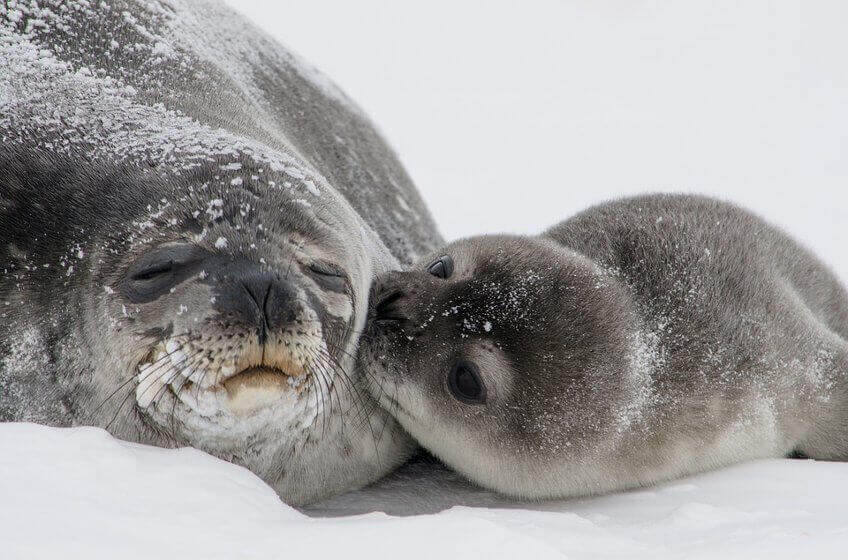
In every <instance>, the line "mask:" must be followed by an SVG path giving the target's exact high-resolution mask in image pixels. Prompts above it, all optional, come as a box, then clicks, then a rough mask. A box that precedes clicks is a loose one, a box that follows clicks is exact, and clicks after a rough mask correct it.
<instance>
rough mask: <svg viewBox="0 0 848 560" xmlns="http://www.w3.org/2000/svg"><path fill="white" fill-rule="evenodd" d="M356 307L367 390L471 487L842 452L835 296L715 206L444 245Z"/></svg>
mask: <svg viewBox="0 0 848 560" xmlns="http://www.w3.org/2000/svg"><path fill="white" fill-rule="evenodd" d="M445 257H447V258H445ZM434 258H436V260H435V261H434V260H433V259H434ZM428 265H429V266H428ZM373 299H374V302H375V303H374V304H372V306H373V308H374V309H373V311H372V318H371V321H370V323H369V325H370V326H369V333H368V334H367V336H365V337H363V340H364V341H369V342H368V343H367V345H366V346H364V347H363V349H362V351H361V358H360V359H361V360H362V361H364V362H365V364H366V367H367V368H368V369H369V370H370V371H371V373H372V374H371V390H372V392H373V394H374V395H375V396H376V397H377V398H379V399H380V402H381V403H382V404H383V406H384V407H385V408H387V409H388V410H389V411H390V412H392V413H393V414H394V415H395V417H396V418H397V419H398V420H399V421H400V423H401V424H402V425H403V426H404V428H405V429H406V430H407V431H408V432H409V433H410V434H411V435H412V436H413V437H415V438H417V439H418V441H419V442H420V443H421V444H422V445H424V446H425V447H427V448H428V449H429V450H431V451H432V452H433V453H435V454H436V455H437V456H439V457H440V458H441V459H443V460H444V461H445V462H446V463H447V464H449V465H450V466H452V467H454V468H455V469H457V470H459V471H460V472H462V473H464V474H465V475H466V476H468V477H469V478H471V479H472V480H474V481H476V482H477V483H479V484H481V485H483V486H486V487H490V488H493V489H496V490H498V491H501V492H504V493H507V494H511V495H516V496H520V497H526V498H552V497H567V496H577V495H585V494H593V493H601V492H607V491H612V490H618V489H623V488H628V487H634V486H641V485H647V484H652V483H655V482H658V481H661V480H665V479H669V478H673V477H677V476H681V475H685V474H689V473H694V472H699V471H704V470H708V469H713V468H716V467H720V466H723V465H728V464H731V463H735V462H739V461H744V460H750V459H756V458H762V457H781V456H785V455H787V454H789V453H792V452H799V453H801V454H804V455H807V456H810V457H813V458H818V459H845V458H848V342H846V340H848V294H846V291H845V289H844V288H843V287H842V286H841V285H840V283H839V282H838V280H837V279H836V277H835V276H834V275H833V274H832V273H831V272H830V271H829V270H828V269H827V267H826V266H825V265H823V264H822V263H821V262H820V261H819V260H818V259H817V258H816V257H815V256H814V255H812V254H811V253H810V252H809V251H807V250H806V249H804V248H803V247H801V246H800V245H798V244H797V243H796V242H794V241H793V240H792V239H790V238H789V237H788V236H786V235H785V234H784V233H782V232H781V231H779V230H777V229H776V228H774V227H772V226H770V225H768V224H767V223H765V222H764V221H762V220H761V219H759V218H758V217H756V216H754V215H752V214H750V213H748V212H746V211H744V210H741V209H739V208H737V207H734V206H732V205H729V204H725V203H722V202H718V201H715V200H711V199H707V198H701V197H693V196H644V197H638V198H632V199H626V200H621V201H616V202H612V203H607V204H602V205H600V206H597V207H594V208H591V209H589V210H587V211H585V212H583V213H581V214H579V215H577V216H575V217H573V218H571V219H569V220H566V221H565V222H562V223H561V224H559V225H557V226H555V227H554V228H552V229H550V230H548V231H547V232H545V233H544V234H542V235H540V236H537V237H517V236H485V237H479V238H473V239H469V240H463V241H458V242H455V243H453V244H451V245H449V246H448V247H446V248H445V249H443V250H441V251H439V252H438V253H436V254H435V255H433V256H431V258H430V259H428V260H426V261H424V262H423V263H422V264H421V265H420V266H416V267H414V269H413V270H412V271H410V272H404V273H388V274H386V275H384V276H383V277H382V278H381V279H380V282H379V285H378V289H377V291H376V294H375V297H374V298H373Z"/></svg>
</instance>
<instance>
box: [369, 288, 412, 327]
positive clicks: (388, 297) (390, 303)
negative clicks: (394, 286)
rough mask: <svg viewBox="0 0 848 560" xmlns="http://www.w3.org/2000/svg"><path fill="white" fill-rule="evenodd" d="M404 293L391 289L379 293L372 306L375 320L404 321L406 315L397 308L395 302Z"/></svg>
mask: <svg viewBox="0 0 848 560" xmlns="http://www.w3.org/2000/svg"><path fill="white" fill-rule="evenodd" d="M403 296H404V293H403V292H402V291H400V290H393V291H389V292H386V293H385V294H381V295H380V296H378V297H379V299H378V300H377V304H376V305H375V306H374V315H375V319H376V320H377V321H405V320H406V317H404V316H403V313H402V312H401V311H400V310H399V309H398V306H397V303H398V302H399V301H400V300H401V299H402V298H403Z"/></svg>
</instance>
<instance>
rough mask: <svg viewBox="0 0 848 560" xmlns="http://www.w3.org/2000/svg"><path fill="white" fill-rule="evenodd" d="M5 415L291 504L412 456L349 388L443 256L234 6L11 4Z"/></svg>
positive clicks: (339, 117)
mask: <svg viewBox="0 0 848 560" xmlns="http://www.w3.org/2000/svg"><path fill="white" fill-rule="evenodd" d="M0 139H2V150H0V418H2V419H3V420H7V421H9V420H27V421H36V422H44V423H48V424H54V425H74V424H93V425H97V426H102V427H105V428H108V429H109V430H110V431H111V432H112V433H114V434H115V435H117V436H119V437H122V438H126V439H129V440H133V441H139V442H145V443H152V444H156V445H162V446H172V445H185V444H191V445H194V446H196V447H199V448H201V449H203V450H205V451H208V452H211V453H213V454H216V455H218V456H221V457H224V458H227V459H230V460H233V461H235V462H238V463H241V464H243V465H245V466H247V467H249V468H250V469H252V470H253V471H254V472H256V473H257V474H259V475H260V476H262V477H263V478H264V479H265V480H266V481H268V482H269V483H270V484H271V485H272V486H273V487H274V488H276V489H277V491H278V492H279V493H280V494H281V496H282V497H283V498H284V499H286V500H287V501H289V502H291V503H306V502H310V501H313V500H315V499H318V498H320V497H323V496H327V495H330V494H333V493H335V492H339V491H343V490H345V489H349V488H354V487H357V486H360V485H362V484H364V483H367V482H368V481H371V480H374V479H376V478H377V477H379V476H381V475H382V474H384V473H385V472H387V471H388V470H389V469H391V468H392V467H393V466H395V465H397V464H398V463H399V462H400V461H402V460H403V459H404V457H406V455H407V454H408V453H409V450H410V449H411V443H410V441H409V439H408V437H407V436H405V435H403V434H402V431H400V430H399V429H398V428H397V426H396V424H395V423H394V422H393V421H392V420H391V419H390V417H388V416H387V415H386V414H385V413H382V412H380V411H379V410H375V408H376V407H375V406H374V405H373V401H371V400H370V399H369V398H367V397H366V395H367V393H366V392H365V391H363V390H362V389H361V379H360V377H361V376H360V374H359V372H357V371H356V370H355V369H354V367H353V365H354V364H353V358H352V356H353V355H354V354H355V352H356V347H357V340H358V334H359V332H360V331H361V328H362V326H363V324H364V320H365V311H366V301H367V294H368V289H369V286H370V284H371V280H372V278H373V276H374V275H375V274H377V273H380V272H383V271H386V270H389V269H394V268H397V267H398V266H399V265H401V264H403V263H405V262H410V261H411V260H412V259H414V258H415V256H416V255H417V254H420V253H422V252H425V251H428V250H430V249H431V248H432V247H433V246H435V245H436V244H437V243H438V242H439V236H438V234H437V232H436V230H435V227H434V225H433V222H432V220H431V218H430V217H429V215H428V213H427V211H426V209H425V207H424V205H423V204H422V202H421V199H420V198H419V196H418V194H417V192H416V191H415V189H414V187H413V185H412V183H411V182H410V180H409V178H408V177H407V175H406V174H405V172H404V171H403V169H402V168H401V166H400V165H399V163H398V161H397V159H396V158H395V156H394V155H393V153H392V152H391V151H390V150H389V149H388V148H387V147H386V145H385V143H384V142H383V140H382V139H381V138H380V136H379V135H378V134H377V133H376V132H375V130H374V128H373V127H372V126H371V124H370V123H369V122H368V120H367V119H366V118H365V117H364V116H363V115H362V114H361V113H360V111H359V110H358V109H357V108H356V107H355V106H354V105H353V104H352V103H351V102H350V100H348V98H347V97H345V96H344V94H342V93H341V92H339V91H338V90H337V89H336V88H335V86H333V85H332V84H331V83H329V82H328V81H327V80H326V79H325V78H323V77H322V76H321V75H319V74H318V73H317V72H315V71H314V70H312V69H311V68H309V67H308V66H305V65H304V64H302V63H300V62H299V61H298V60H297V59H295V58H294V57H293V56H292V55H291V54H289V53H288V52H286V51H285V50H284V49H283V48H282V47H280V46H279V45H278V44H277V43H275V42H274V41H273V40H271V39H269V38H268V37H267V36H265V35H264V34H263V33H261V32H259V31H258V30H257V29H255V28H253V27H251V26H250V25H249V24H247V23H246V22H245V21H244V20H243V19H241V18H240V17H239V16H237V15H236V14H234V13H233V12H231V11H230V10H228V9H227V8H226V7H224V6H222V5H221V4H218V3H214V2H191V1H186V2H183V1H176V0H175V1H162V2H148V1H143V2H141V1H139V2H132V1H109V2H96V3H95V2H60V1H55V2H53V1H39V2H37V3H36V2H17V1H14V0H13V1H7V2H5V3H0Z"/></svg>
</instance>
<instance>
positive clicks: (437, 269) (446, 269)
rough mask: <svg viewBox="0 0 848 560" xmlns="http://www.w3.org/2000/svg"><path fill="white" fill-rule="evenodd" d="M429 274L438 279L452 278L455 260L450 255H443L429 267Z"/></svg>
mask: <svg viewBox="0 0 848 560" xmlns="http://www.w3.org/2000/svg"><path fill="white" fill-rule="evenodd" d="M427 272H429V273H430V274H432V275H433V276H435V277H436V278H443V279H446V278H450V276H451V274H453V259H452V258H450V257H449V256H448V255H442V256H441V257H439V258H438V259H436V260H435V261H433V262H432V264H430V266H428V267H427Z"/></svg>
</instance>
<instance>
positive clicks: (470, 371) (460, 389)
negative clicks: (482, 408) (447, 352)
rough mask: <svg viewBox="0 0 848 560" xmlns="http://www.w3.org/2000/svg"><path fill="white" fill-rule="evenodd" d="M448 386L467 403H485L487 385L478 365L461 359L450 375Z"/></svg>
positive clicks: (454, 394) (459, 398)
mask: <svg viewBox="0 0 848 560" xmlns="http://www.w3.org/2000/svg"><path fill="white" fill-rule="evenodd" d="M448 387H450V390H451V393H453V396H454V397H456V399H457V400H458V401H460V402H463V403H465V404H485V403H486V386H485V385H484V384H483V380H482V379H481V378H480V372H478V371H477V366H476V365H474V364H473V363H471V362H468V361H465V360H460V361H459V362H457V363H456V364H455V365H454V366H453V368H452V369H451V371H450V374H449V375H448Z"/></svg>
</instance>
